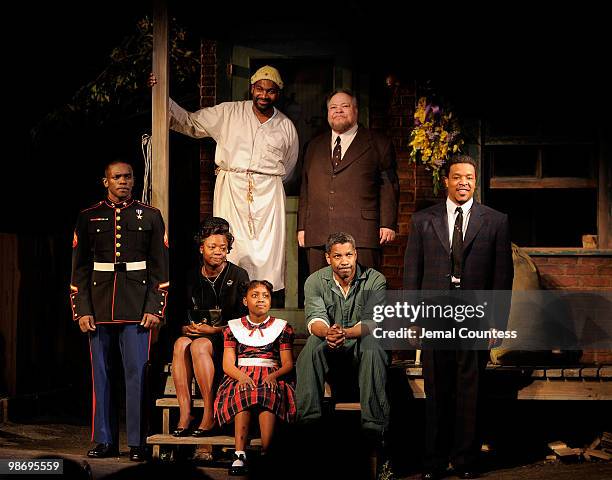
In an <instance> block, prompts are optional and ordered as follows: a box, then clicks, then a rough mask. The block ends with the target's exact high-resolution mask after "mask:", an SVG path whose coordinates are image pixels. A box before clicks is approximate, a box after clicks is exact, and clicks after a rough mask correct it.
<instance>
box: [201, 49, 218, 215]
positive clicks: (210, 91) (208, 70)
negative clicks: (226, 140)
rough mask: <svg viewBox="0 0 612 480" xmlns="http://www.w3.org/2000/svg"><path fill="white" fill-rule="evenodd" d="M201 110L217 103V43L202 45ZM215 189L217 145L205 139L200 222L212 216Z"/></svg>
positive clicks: (203, 143) (202, 157)
mask: <svg viewBox="0 0 612 480" xmlns="http://www.w3.org/2000/svg"><path fill="white" fill-rule="evenodd" d="M200 61H201V67H200V108H204V107H213V106H215V104H216V103H217V42H215V41H213V40H202V42H201V44H200ZM214 188H215V143H214V142H213V141H212V140H211V139H204V140H203V141H202V144H201V148H200V221H201V220H203V219H204V218H206V217H207V216H209V215H212V200H213V191H214Z"/></svg>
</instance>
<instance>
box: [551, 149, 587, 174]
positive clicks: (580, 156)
mask: <svg viewBox="0 0 612 480" xmlns="http://www.w3.org/2000/svg"><path fill="white" fill-rule="evenodd" d="M592 159H593V152H592V146H591V145H556V146H552V145H551V146H546V147H544V148H543V149H542V176H543V177H580V178H592V165H593V161H592Z"/></svg>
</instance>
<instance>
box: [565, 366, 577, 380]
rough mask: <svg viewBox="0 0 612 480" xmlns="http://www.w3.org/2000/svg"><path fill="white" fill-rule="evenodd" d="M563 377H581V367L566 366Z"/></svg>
mask: <svg viewBox="0 0 612 480" xmlns="http://www.w3.org/2000/svg"><path fill="white" fill-rule="evenodd" d="M563 378H580V369H579V368H564V369H563Z"/></svg>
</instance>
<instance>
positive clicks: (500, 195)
mask: <svg viewBox="0 0 612 480" xmlns="http://www.w3.org/2000/svg"><path fill="white" fill-rule="evenodd" d="M486 204H487V205H489V206H490V207H492V208H495V209H496V210H499V211H501V212H504V213H507V214H508V216H509V218H510V238H511V239H512V241H513V242H514V243H516V244H517V245H519V246H520V247H582V235H583V234H597V191H596V190H595V189H541V190H490V191H489V194H488V196H487V201H486Z"/></svg>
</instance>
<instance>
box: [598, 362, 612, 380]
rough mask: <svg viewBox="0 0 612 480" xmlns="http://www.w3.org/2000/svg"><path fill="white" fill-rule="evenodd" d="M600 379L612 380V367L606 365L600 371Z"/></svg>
mask: <svg viewBox="0 0 612 480" xmlns="http://www.w3.org/2000/svg"><path fill="white" fill-rule="evenodd" d="M599 378H612V366H611V365H604V366H603V367H601V368H600V369H599Z"/></svg>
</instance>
